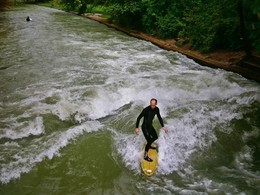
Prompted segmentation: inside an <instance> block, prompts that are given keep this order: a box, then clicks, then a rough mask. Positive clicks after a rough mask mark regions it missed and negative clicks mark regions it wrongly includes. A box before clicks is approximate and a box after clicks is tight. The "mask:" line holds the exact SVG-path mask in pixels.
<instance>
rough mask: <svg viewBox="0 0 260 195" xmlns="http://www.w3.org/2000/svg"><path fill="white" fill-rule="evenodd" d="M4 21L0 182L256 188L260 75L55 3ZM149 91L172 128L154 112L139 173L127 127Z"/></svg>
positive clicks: (48, 188) (171, 189)
mask: <svg viewBox="0 0 260 195" xmlns="http://www.w3.org/2000/svg"><path fill="white" fill-rule="evenodd" d="M27 15H29V16H30V17H31V18H32V21H31V22H26V21H25V18H26V17H27ZM0 29H1V30H0V51H1V55H0V183H1V184H0V194H8V195H9V194H259V193H260V187H259V186H260V152H259V147H260V146H259V143H260V135H259V134H260V132H259V127H260V122H259V121H260V120H259V119H260V86H259V84H258V83H256V82H254V81H250V80H247V79H245V78H243V77H241V76H240V75H237V74H234V73H231V72H227V71H223V70H219V69H211V68H207V67H202V66H200V65H198V64H196V63H195V62H193V61H192V60H190V59H188V58H186V57H185V56H183V55H181V54H178V53H175V52H169V51H165V50H162V49H160V48H158V47H156V46H154V45H152V44H150V43H148V42H145V41H141V40H138V39H135V38H132V37H128V36H127V35H125V34H122V33H120V32H118V31H115V30H113V29H109V28H107V27H105V26H103V25H101V24H99V23H96V22H94V21H90V20H88V19H86V18H83V17H79V16H76V15H71V14H68V13H65V12H62V11H58V10H54V9H50V8H45V7H39V6H31V5H30V6H22V7H14V8H12V9H11V10H8V11H6V12H1V13H0ZM152 97H155V98H157V99H158V106H159V108H160V110H161V115H162V117H163V118H164V121H165V124H166V127H168V129H169V133H168V134H165V133H164V132H160V125H159V122H158V120H157V119H155V121H154V122H155V124H154V125H155V127H157V129H158V134H159V139H158V141H157V143H158V145H159V167H158V171H157V173H156V175H154V176H153V177H146V176H145V175H143V174H142V173H141V170H140V159H141V157H142V147H143V144H144V143H145V140H144V138H143V135H142V134H140V135H139V136H137V135H135V134H134V128H135V120H136V117H137V116H138V114H139V113H140V112H141V110H142V108H143V107H145V106H147V105H148V104H149V100H150V99H151V98H152Z"/></svg>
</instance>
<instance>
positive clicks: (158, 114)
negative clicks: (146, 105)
mask: <svg viewBox="0 0 260 195" xmlns="http://www.w3.org/2000/svg"><path fill="white" fill-rule="evenodd" d="M156 114H157V117H158V119H159V122H160V124H161V126H162V127H164V124H163V119H162V117H161V114H160V110H159V108H158V109H157V113H156Z"/></svg>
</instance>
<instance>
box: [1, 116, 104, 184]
mask: <svg viewBox="0 0 260 195" xmlns="http://www.w3.org/2000/svg"><path fill="white" fill-rule="evenodd" d="M101 127H102V125H101V124H100V123H99V122H97V121H87V122H84V123H82V124H81V125H79V126H75V127H72V128H70V129H68V130H67V131H65V132H56V133H53V134H51V135H49V136H48V141H47V142H43V141H41V138H37V139H34V140H33V141H32V143H31V144H30V145H29V146H27V147H26V148H23V150H22V151H21V150H19V151H17V152H18V153H16V154H14V156H13V158H14V159H15V161H11V162H7V163H5V164H4V163H3V164H1V170H0V182H1V183H3V184H5V183H8V182H9V181H10V180H12V179H17V178H19V177H20V176H21V174H22V173H28V172H29V171H30V170H31V169H32V168H33V167H34V166H35V165H36V164H37V163H39V162H41V161H43V160H44V159H45V158H48V159H52V158H53V157H54V156H58V155H59V151H60V150H61V149H62V148H63V147H65V146H67V145H68V144H69V143H70V141H71V140H73V139H76V138H77V137H78V136H79V135H81V134H83V133H86V132H95V131H98V130H99V129H100V128H101ZM36 146H37V147H36Z"/></svg>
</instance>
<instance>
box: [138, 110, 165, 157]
mask: <svg viewBox="0 0 260 195" xmlns="http://www.w3.org/2000/svg"><path fill="white" fill-rule="evenodd" d="M155 115H157V117H158V119H159V121H160V123H161V126H162V127H164V124H163V120H162V117H161V115H160V110H159V108H158V107H155V108H154V109H152V108H151V106H147V107H146V108H144V109H143V111H142V112H141V114H140V115H139V116H138V118H137V120H136V128H138V126H139V123H140V120H141V118H142V117H144V121H143V124H142V131H143V134H144V137H145V139H146V141H147V144H146V146H145V151H147V152H148V150H149V148H150V146H151V145H152V143H153V142H154V141H155V140H157V139H158V136H157V133H156V131H155V129H154V127H153V119H154V116H155Z"/></svg>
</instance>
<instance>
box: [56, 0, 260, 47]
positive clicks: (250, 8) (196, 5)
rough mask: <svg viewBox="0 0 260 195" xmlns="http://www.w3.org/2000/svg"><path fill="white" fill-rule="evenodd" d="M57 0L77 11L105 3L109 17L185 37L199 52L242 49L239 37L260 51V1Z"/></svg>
mask: <svg viewBox="0 0 260 195" xmlns="http://www.w3.org/2000/svg"><path fill="white" fill-rule="evenodd" d="M60 1H61V2H62V3H63V4H64V5H65V7H66V8H67V9H74V10H75V9H76V10H78V11H79V12H84V11H85V10H84V7H82V6H83V5H84V4H92V5H94V6H95V5H103V6H106V9H107V12H108V13H109V15H110V16H111V18H110V19H111V20H112V21H113V22H115V23H117V24H119V25H121V26H124V27H128V28H133V29H139V30H140V29H141V30H144V31H146V32H148V33H151V34H153V35H156V36H159V37H161V38H165V39H168V38H184V39H186V40H189V41H190V43H191V46H192V47H193V48H195V49H199V50H201V51H210V50H214V49H223V48H231V49H241V48H243V47H244V46H245V41H241V40H247V41H248V45H249V46H250V47H253V48H257V49H258V50H260V39H259V37H260V1H259V0H233V1H230V0H60ZM239 6H240V7H241V6H242V12H243V13H241V10H240V7H239ZM241 14H242V15H243V18H242V19H241ZM241 22H242V23H241ZM242 24H243V25H242ZM241 32H244V33H241Z"/></svg>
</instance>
